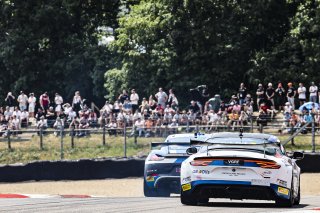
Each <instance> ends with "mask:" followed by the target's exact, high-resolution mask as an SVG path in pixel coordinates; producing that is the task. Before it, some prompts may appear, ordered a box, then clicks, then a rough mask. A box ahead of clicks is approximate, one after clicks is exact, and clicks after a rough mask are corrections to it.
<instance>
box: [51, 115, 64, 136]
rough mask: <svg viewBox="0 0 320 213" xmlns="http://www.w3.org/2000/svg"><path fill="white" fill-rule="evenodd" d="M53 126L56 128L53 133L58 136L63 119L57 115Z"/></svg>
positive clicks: (62, 126)
mask: <svg viewBox="0 0 320 213" xmlns="http://www.w3.org/2000/svg"><path fill="white" fill-rule="evenodd" d="M53 128H54V129H56V131H54V133H53V134H54V135H55V136H60V132H61V129H63V128H64V120H63V119H61V118H59V117H57V119H56V121H55V122H54V124H53Z"/></svg>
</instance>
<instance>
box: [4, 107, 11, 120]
mask: <svg viewBox="0 0 320 213" xmlns="http://www.w3.org/2000/svg"><path fill="white" fill-rule="evenodd" d="M3 116H4V119H5V121H6V122H8V121H9V118H10V117H11V116H12V111H10V107H9V106H7V107H6V110H5V111H4V112H3Z"/></svg>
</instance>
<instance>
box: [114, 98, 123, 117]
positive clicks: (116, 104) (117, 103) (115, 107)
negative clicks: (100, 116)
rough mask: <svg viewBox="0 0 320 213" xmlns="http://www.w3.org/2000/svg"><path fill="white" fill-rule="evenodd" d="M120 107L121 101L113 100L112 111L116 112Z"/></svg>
mask: <svg viewBox="0 0 320 213" xmlns="http://www.w3.org/2000/svg"><path fill="white" fill-rule="evenodd" d="M121 109H122V103H119V101H115V102H114V104H113V109H112V112H113V113H116V114H118V113H119V112H120V110H121Z"/></svg>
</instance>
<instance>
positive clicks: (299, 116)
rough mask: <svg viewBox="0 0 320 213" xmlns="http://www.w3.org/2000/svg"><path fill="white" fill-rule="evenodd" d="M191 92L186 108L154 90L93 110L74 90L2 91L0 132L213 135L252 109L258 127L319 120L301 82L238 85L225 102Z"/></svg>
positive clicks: (312, 92) (243, 120) (317, 95)
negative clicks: (279, 117) (197, 130)
mask: <svg viewBox="0 0 320 213" xmlns="http://www.w3.org/2000/svg"><path fill="white" fill-rule="evenodd" d="M191 91H192V92H196V93H195V94H197V95H196V96H194V97H193V100H191V101H190V104H189V105H188V106H187V107H181V106H180V105H179V101H178V98H177V97H176V95H175V93H174V91H173V89H169V90H168V93H167V92H166V91H164V90H163V88H159V90H158V91H157V92H155V94H152V95H150V96H149V97H142V98H141V97H140V96H139V94H138V91H135V89H131V91H130V93H128V91H127V90H123V91H122V93H121V94H120V95H119V96H118V98H117V99H116V100H115V101H114V102H111V101H109V100H107V101H106V102H105V104H104V106H103V107H102V108H101V109H100V110H97V111H95V110H94V109H91V108H89V107H88V106H87V104H86V102H85V99H83V98H82V97H81V95H80V92H79V91H76V92H75V95H74V97H73V99H72V101H71V103H67V102H65V100H64V99H63V97H62V96H61V95H60V94H58V93H55V96H54V97H53V98H50V97H49V95H48V93H47V92H44V93H43V94H41V95H40V96H39V98H37V97H36V96H35V94H33V93H30V94H29V95H26V94H25V93H24V92H23V91H21V92H20V94H19V95H18V96H17V97H16V96H14V94H12V93H11V92H8V94H7V96H6V98H5V103H6V105H5V107H0V122H1V127H0V134H1V135H3V136H5V135H6V130H8V129H10V130H21V128H22V127H28V126H30V125H31V124H32V123H34V124H35V126H36V127H37V128H38V129H46V128H55V129H61V128H73V129H75V130H77V131H76V132H75V134H76V135H77V136H83V135H86V134H87V131H81V130H84V129H88V128H93V127H100V128H104V127H105V128H107V130H108V132H109V134H110V135H115V134H117V129H123V128H124V126H127V127H131V126H133V127H134V128H133V129H134V130H133V131H132V135H133V134H135V133H137V134H138V135H139V136H145V137H148V136H152V135H153V134H154V133H155V129H157V128H158V127H166V128H168V129H170V131H171V133H174V132H175V131H176V129H177V128H178V127H181V126H184V127H186V126H188V127H189V126H192V125H203V126H205V127H206V128H205V130H207V131H214V130H216V129H217V128H218V126H219V125H225V126H227V127H228V128H230V129H231V128H232V129H234V128H235V127H237V126H243V125H246V124H247V123H248V122H252V118H253V112H254V110H257V111H258V115H257V118H256V120H257V124H258V125H260V124H262V125H266V124H267V122H268V121H269V120H271V119H273V118H274V117H275V115H276V114H278V113H282V114H283V117H284V119H285V121H286V123H285V124H286V126H294V127H297V126H301V125H303V124H304V123H307V122H310V119H312V115H315V119H316V122H317V123H319V121H320V118H319V116H318V110H319V107H318V103H317V101H319V100H320V91H318V87H317V86H316V84H315V83H314V82H311V83H310V86H309V87H308V89H307V88H306V87H305V86H304V85H303V83H299V84H298V85H297V87H295V85H294V84H293V83H291V82H289V83H287V85H286V86H285V87H284V86H283V85H282V83H278V84H277V85H276V87H274V86H273V84H272V83H268V84H267V85H266V86H264V85H262V84H261V83H260V84H258V87H257V88H256V92H255V93H254V94H250V93H249V90H248V89H247V88H246V86H245V85H244V83H241V84H240V87H239V89H238V91H237V92H236V93H235V94H234V95H232V96H231V97H230V99H229V100H226V99H224V100H222V99H221V97H220V95H218V94H216V95H214V96H210V95H209V93H208V88H207V87H206V86H205V85H201V86H198V87H197V88H195V89H192V90H190V92H191ZM250 91H252V90H250ZM296 109H299V110H300V112H301V113H297V112H296V111H295V110H296ZM55 134H56V135H58V134H59V132H58V131H57V132H56V133H55Z"/></svg>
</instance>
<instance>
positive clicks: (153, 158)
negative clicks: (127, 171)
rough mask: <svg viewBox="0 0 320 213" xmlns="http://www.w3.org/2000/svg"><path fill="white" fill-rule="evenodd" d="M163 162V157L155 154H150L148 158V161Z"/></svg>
mask: <svg viewBox="0 0 320 213" xmlns="http://www.w3.org/2000/svg"><path fill="white" fill-rule="evenodd" d="M161 160H164V157H163V156H161V155H157V154H152V155H151V156H150V158H149V161H161Z"/></svg>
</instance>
